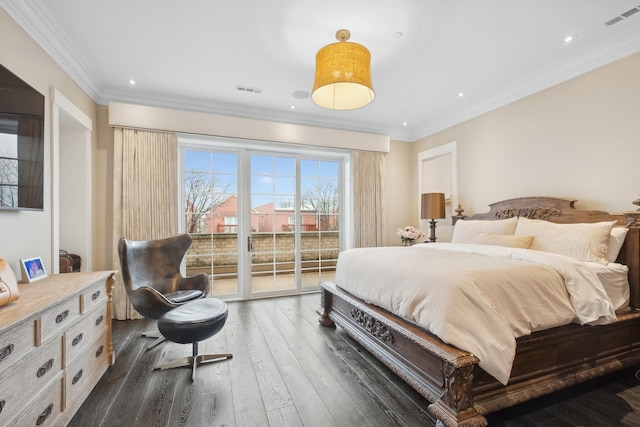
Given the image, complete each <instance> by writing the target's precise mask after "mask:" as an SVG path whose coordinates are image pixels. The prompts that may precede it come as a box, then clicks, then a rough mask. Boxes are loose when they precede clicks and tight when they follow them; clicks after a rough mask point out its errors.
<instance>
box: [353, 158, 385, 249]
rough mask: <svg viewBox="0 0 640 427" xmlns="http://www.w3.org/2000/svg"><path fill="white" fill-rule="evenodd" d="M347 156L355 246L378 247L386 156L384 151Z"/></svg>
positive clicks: (382, 222)
mask: <svg viewBox="0 0 640 427" xmlns="http://www.w3.org/2000/svg"><path fill="white" fill-rule="evenodd" d="M351 158H352V164H353V194H354V200H353V204H354V228H355V229H354V240H355V247H356V248H364V247H372V246H382V235H383V231H384V204H385V199H386V195H385V185H384V183H385V182H386V157H385V155H384V153H378V152H369V151H354V152H353V154H352V157H351Z"/></svg>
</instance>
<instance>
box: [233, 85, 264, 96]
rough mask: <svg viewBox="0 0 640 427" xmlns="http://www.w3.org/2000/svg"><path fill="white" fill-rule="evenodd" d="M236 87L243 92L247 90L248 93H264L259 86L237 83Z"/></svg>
mask: <svg viewBox="0 0 640 427" xmlns="http://www.w3.org/2000/svg"><path fill="white" fill-rule="evenodd" d="M236 89H238V90H239V91H241V92H247V93H258V94H259V93H262V89H259V88H257V87H249V86H240V85H237V86H236Z"/></svg>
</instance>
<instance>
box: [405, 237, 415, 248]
mask: <svg viewBox="0 0 640 427" xmlns="http://www.w3.org/2000/svg"><path fill="white" fill-rule="evenodd" d="M414 243H415V241H414V240H413V239H407V238H405V237H403V238H402V246H413V244H414Z"/></svg>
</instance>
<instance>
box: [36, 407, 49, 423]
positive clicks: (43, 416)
mask: <svg viewBox="0 0 640 427" xmlns="http://www.w3.org/2000/svg"><path fill="white" fill-rule="evenodd" d="M51 412H53V403H49V406H47V409H45V410H44V411H42V413H41V414H40V416H39V417H38V420H37V421H36V425H37V426H41V425H42V424H44V422H45V421H47V418H49V415H51Z"/></svg>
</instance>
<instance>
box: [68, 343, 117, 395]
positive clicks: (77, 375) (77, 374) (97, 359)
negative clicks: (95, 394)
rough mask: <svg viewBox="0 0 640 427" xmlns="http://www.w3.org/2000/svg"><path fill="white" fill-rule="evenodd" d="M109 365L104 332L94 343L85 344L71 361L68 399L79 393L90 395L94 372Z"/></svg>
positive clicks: (93, 383) (93, 382)
mask: <svg viewBox="0 0 640 427" xmlns="http://www.w3.org/2000/svg"><path fill="white" fill-rule="evenodd" d="M108 366H109V361H108V351H107V333H106V331H105V333H103V334H102V335H101V336H100V338H99V339H97V340H95V341H94V342H93V343H92V345H90V346H85V349H84V350H83V351H82V353H81V354H79V355H78V357H76V358H74V359H73V360H71V361H70V363H69V364H68V366H67V369H66V378H65V395H66V399H67V401H71V400H73V399H74V398H75V397H76V396H77V395H79V394H82V395H88V394H89V392H90V391H91V390H92V389H93V386H94V385H95V380H94V377H95V375H94V373H95V372H96V371H98V370H99V369H100V368H103V371H104V369H106V368H107V367H108Z"/></svg>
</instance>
